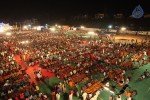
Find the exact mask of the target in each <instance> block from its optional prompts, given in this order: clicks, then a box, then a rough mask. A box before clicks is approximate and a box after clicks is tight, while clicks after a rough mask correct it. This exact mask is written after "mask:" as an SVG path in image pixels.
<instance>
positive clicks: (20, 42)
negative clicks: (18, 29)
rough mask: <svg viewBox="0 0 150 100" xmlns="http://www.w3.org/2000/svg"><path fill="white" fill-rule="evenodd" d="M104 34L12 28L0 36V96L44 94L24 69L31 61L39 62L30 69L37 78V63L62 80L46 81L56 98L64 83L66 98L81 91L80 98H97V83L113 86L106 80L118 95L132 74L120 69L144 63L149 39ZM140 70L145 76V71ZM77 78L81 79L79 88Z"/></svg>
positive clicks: (18, 98)
mask: <svg viewBox="0 0 150 100" xmlns="http://www.w3.org/2000/svg"><path fill="white" fill-rule="evenodd" d="M104 38H105V36H98V38H83V37H77V36H73V35H71V36H69V35H66V34H62V33H60V34H59V33H55V34H54V33H49V32H48V33H42V32H30V33H22V34H19V33H18V34H14V35H12V36H11V37H9V38H6V37H1V40H0V41H1V43H0V45H1V48H0V51H1V54H0V59H1V60H0V62H1V66H0V89H1V90H2V92H1V98H5V100H14V99H15V100H24V99H26V100H33V99H34V100H38V98H42V99H44V100H47V98H48V96H47V95H46V94H43V93H41V92H40V91H39V87H38V86H37V85H36V84H35V83H32V81H31V79H30V77H31V76H30V75H28V74H27V73H26V71H25V70H27V69H28V67H29V66H34V65H36V64H39V66H40V69H39V70H33V71H34V74H35V77H36V79H38V80H41V79H42V78H43V76H42V73H41V68H42V69H47V71H50V72H53V73H55V75H56V76H57V77H58V78H60V79H61V80H64V82H63V83H59V84H56V85H55V86H54V87H52V89H51V90H52V93H51V99H52V100H60V93H63V94H65V93H66V85H69V86H70V87H72V89H71V90H70V92H69V94H68V100H72V98H73V96H77V97H82V98H83V100H97V98H98V96H99V95H100V91H99V90H100V89H101V90H103V89H106V88H107V87H108V88H110V89H111V90H110V91H113V90H114V88H113V86H111V85H109V81H110V80H113V81H114V82H115V83H116V85H117V86H119V87H120V88H121V90H123V92H122V91H120V92H119V93H116V94H117V98H119V96H120V95H121V94H123V93H125V92H126V91H125V90H126V88H124V87H125V86H127V87H128V83H129V82H130V80H131V78H132V74H131V75H128V76H126V71H128V70H132V69H134V68H140V66H144V65H146V64H148V63H149V61H150V41H146V42H143V43H141V44H137V43H124V44H122V43H115V42H113V41H111V39H109V38H108V37H107V38H106V39H104ZM15 55H19V56H20V59H21V60H22V61H23V62H24V66H21V65H19V64H18V63H17V62H16V60H15V59H14V56H15ZM22 68H25V70H22ZM100 74H101V75H100ZM144 75H146V76H149V73H148V71H147V73H146V72H145V74H144ZM100 76H101V77H100ZM95 77H96V78H95ZM99 77H100V78H99ZM142 77H143V76H142ZM79 83H83V84H84V86H82V88H81V91H79V87H78V84H79ZM106 84H107V85H108V86H107V85H106ZM134 91H136V90H134ZM128 92H129V91H128ZM136 92H137V91H136ZM134 93H135V92H133V91H132V92H131V91H130V95H129V96H128V98H131V97H132V96H134ZM64 98H65V96H64ZM65 100H66V99H65ZM117 100H120V99H117ZM128 100H130V99H128Z"/></svg>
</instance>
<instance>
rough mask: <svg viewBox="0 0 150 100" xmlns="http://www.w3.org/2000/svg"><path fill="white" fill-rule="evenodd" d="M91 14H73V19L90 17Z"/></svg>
mask: <svg viewBox="0 0 150 100" xmlns="http://www.w3.org/2000/svg"><path fill="white" fill-rule="evenodd" d="M88 18H89V16H88V15H87V14H84V15H77V16H73V17H72V19H88Z"/></svg>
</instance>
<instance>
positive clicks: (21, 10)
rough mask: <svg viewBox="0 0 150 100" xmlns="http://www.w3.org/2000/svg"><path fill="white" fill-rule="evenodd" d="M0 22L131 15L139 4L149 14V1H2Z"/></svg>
mask: <svg viewBox="0 0 150 100" xmlns="http://www.w3.org/2000/svg"><path fill="white" fill-rule="evenodd" d="M0 4H1V5H0V21H12V20H13V21H14V20H16V21H19V20H24V19H27V18H33V17H34V18H38V19H40V20H45V19H48V18H49V19H53V18H54V19H59V18H62V17H63V18H66V17H70V16H73V15H78V14H89V15H93V14H95V13H98V12H100V13H107V14H113V13H116V12H122V13H124V14H126V15H131V13H132V11H133V9H134V8H135V7H136V6H137V5H138V4H141V6H142V8H143V10H144V12H145V13H146V14H148V13H150V10H149V7H150V5H149V4H150V3H149V0H89V1H87V0H68V1H66V0H47V1H46V0H4V1H1V3H0Z"/></svg>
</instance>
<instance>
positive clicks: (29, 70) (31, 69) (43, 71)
mask: <svg viewBox="0 0 150 100" xmlns="http://www.w3.org/2000/svg"><path fill="white" fill-rule="evenodd" d="M15 60H16V62H17V63H18V64H19V65H21V66H22V69H25V68H24V62H23V61H21V60H20V56H19V55H16V56H15ZM38 68H39V64H37V65H35V66H28V68H27V70H26V73H27V74H29V75H30V77H31V82H35V83H37V81H36V80H35V78H34V72H33V70H38ZM42 75H43V76H44V77H48V78H51V77H54V76H55V75H54V73H52V72H49V71H47V70H46V69H42Z"/></svg>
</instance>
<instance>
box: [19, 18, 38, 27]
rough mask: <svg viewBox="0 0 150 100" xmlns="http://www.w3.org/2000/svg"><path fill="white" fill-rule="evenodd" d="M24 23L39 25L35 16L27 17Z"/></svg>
mask: <svg viewBox="0 0 150 100" xmlns="http://www.w3.org/2000/svg"><path fill="white" fill-rule="evenodd" d="M22 24H23V25H32V26H38V25H39V21H38V20H37V19H35V18H33V19H27V20H24V21H23V23H22Z"/></svg>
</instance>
